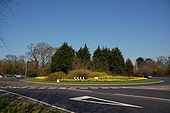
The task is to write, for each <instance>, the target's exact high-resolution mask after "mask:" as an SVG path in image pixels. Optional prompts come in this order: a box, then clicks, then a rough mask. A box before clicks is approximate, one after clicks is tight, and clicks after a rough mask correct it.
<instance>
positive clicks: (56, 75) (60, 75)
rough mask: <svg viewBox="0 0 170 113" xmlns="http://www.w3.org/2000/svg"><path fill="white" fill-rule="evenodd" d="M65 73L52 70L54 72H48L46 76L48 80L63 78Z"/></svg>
mask: <svg viewBox="0 0 170 113" xmlns="http://www.w3.org/2000/svg"><path fill="white" fill-rule="evenodd" d="M65 76H66V74H65V73H64V72H54V73H50V74H48V76H47V78H46V79H47V80H49V81H56V80H57V79H63V78H65Z"/></svg>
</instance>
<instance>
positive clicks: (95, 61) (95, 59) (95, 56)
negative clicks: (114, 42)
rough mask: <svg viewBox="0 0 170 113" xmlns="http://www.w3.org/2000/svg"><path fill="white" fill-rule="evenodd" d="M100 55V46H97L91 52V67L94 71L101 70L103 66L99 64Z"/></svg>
mask: <svg viewBox="0 0 170 113" xmlns="http://www.w3.org/2000/svg"><path fill="white" fill-rule="evenodd" d="M101 56H102V51H101V49H100V46H98V47H97V49H96V50H95V51H94V53H93V57H92V59H93V68H94V70H95V71H103V67H102V65H101Z"/></svg>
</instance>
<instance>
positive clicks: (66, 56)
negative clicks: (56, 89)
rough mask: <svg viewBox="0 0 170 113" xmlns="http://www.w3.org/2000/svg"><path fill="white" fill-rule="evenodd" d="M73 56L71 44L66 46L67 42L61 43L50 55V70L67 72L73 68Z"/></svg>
mask: <svg viewBox="0 0 170 113" xmlns="http://www.w3.org/2000/svg"><path fill="white" fill-rule="evenodd" d="M74 56H75V52H74V49H73V48H72V47H71V46H68V44H67V43H63V45H62V46H61V47H59V48H58V49H57V50H56V52H55V54H54V55H53V57H52V61H51V71H52V72H55V71H63V72H64V73H66V74H67V73H68V71H70V70H71V69H72V68H73V60H74Z"/></svg>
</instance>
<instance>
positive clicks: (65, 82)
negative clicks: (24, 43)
mask: <svg viewBox="0 0 170 113" xmlns="http://www.w3.org/2000/svg"><path fill="white" fill-rule="evenodd" d="M23 81H30V82H44V83H57V82H56V81H46V80H41V79H35V78H26V79H23ZM159 81H161V80H157V79H146V80H134V81H133V80H132V81H107V82H105V81H61V82H60V83H63V84H133V83H152V82H159Z"/></svg>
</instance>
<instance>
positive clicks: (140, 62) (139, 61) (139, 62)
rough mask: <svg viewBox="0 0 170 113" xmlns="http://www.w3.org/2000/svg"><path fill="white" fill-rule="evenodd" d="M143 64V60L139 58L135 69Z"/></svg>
mask: <svg viewBox="0 0 170 113" xmlns="http://www.w3.org/2000/svg"><path fill="white" fill-rule="evenodd" d="M144 64H145V60H144V59H143V58H142V57H139V58H137V59H136V65H137V67H140V66H142V65H144Z"/></svg>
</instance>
